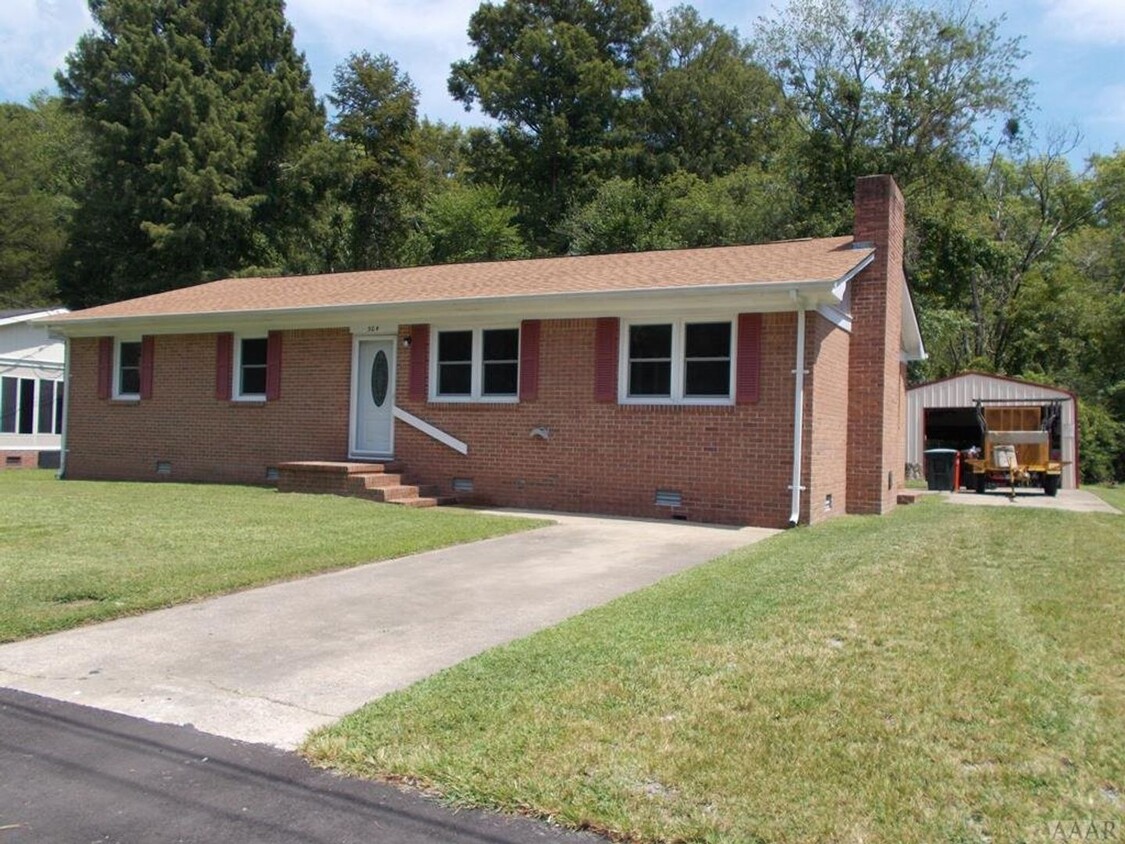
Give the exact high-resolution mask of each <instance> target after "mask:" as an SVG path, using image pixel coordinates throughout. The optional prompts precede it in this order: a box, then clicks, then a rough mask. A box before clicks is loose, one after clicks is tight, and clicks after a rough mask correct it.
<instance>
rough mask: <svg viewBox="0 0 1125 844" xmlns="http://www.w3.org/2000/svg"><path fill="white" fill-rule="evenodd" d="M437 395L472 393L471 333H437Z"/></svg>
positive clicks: (466, 394) (467, 394) (468, 394)
mask: <svg viewBox="0 0 1125 844" xmlns="http://www.w3.org/2000/svg"><path fill="white" fill-rule="evenodd" d="M437 391H438V395H441V396H470V395H472V392H473V332H471V331H440V332H438V388H437Z"/></svg>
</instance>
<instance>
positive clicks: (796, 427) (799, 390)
mask: <svg viewBox="0 0 1125 844" xmlns="http://www.w3.org/2000/svg"><path fill="white" fill-rule="evenodd" d="M793 298H794V299H796V300H797V368H796V369H794V370H793V382H794V389H793V478H792V481H791V482H790V484H789V490H790V493H789V498H790V505H791V506H790V513H789V527H796V526H797V523H798V522H799V521H800V519H801V489H802V487H801V447H802V444H803V443H802V440H803V434H804V424H805V303H804V301H803V300H802V299H801V298H799V297H798V296H797V292H796V291H793Z"/></svg>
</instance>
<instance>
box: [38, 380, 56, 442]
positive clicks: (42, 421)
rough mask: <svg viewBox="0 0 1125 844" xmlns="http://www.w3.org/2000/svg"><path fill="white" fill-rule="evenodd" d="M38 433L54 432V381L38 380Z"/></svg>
mask: <svg viewBox="0 0 1125 844" xmlns="http://www.w3.org/2000/svg"><path fill="white" fill-rule="evenodd" d="M39 433H41V434H55V433H58V432H57V431H56V430H55V382H54V381H44V380H42V379H40V381H39Z"/></svg>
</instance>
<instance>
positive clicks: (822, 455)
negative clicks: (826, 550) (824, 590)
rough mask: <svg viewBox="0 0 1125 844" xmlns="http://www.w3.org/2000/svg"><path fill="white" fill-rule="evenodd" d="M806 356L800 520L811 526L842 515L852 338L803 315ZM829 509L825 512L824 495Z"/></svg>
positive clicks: (818, 318) (814, 316)
mask: <svg viewBox="0 0 1125 844" xmlns="http://www.w3.org/2000/svg"><path fill="white" fill-rule="evenodd" d="M807 319H808V324H807V326H806V335H807V337H806V342H807V344H808V348H807V350H806V352H805V357H806V359H807V360H808V361H813V362H815V365H814V366H809V367H807V368H808V369H809V375H808V376H807V380H806V383H805V389H806V390H807V392H808V401H807V402H806V408H807V409H806V411H805V413H806V420H805V466H806V469H805V477H806V478H807V479H808V481H807V482H806V485H807V486H808V489H807V490H806V492H805V496H804V499H803V505H802V508H801V517H802V519H801V520H802V521H803V522H808V523H810V524H816V523H817V522H821V521H823V520H825V519H827V518H830V517H832V516H838V515H840V514H841V513H844V512H846V511H847V502H848V385H849V380H848V359H849V353H850V347H851V338H850V336H849V334H848V333H847V332H846V331H844V330H843V329H842V328H837V327H836V326H835V325H833V324H832V323H830V322H829V321H828V320H826V319H825V318H824V317H822V316H820V315H819V314H816V313H810V314H809V315H808V317H807ZM829 495H831V496H832V509H831V510H826V509H825V501H826V498H827V496H829Z"/></svg>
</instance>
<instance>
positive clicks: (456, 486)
mask: <svg viewBox="0 0 1125 844" xmlns="http://www.w3.org/2000/svg"><path fill="white" fill-rule="evenodd" d="M453 491H454V492H472V491H473V479H472V478H454V479H453Z"/></svg>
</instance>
